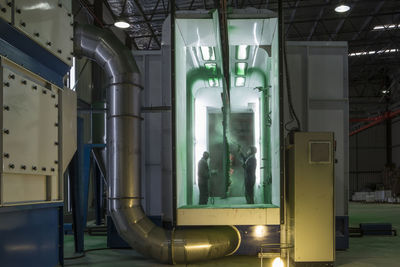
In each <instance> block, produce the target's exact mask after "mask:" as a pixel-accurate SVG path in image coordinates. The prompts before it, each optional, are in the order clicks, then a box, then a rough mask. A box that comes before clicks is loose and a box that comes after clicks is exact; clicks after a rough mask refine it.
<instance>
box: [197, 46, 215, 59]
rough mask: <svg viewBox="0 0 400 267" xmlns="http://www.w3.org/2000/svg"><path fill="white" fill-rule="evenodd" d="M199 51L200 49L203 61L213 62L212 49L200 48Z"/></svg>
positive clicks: (213, 54)
mask: <svg viewBox="0 0 400 267" xmlns="http://www.w3.org/2000/svg"><path fill="white" fill-rule="evenodd" d="M200 49H201V56H202V57H203V60H205V61H208V60H215V51H214V47H210V46H201V47H200Z"/></svg>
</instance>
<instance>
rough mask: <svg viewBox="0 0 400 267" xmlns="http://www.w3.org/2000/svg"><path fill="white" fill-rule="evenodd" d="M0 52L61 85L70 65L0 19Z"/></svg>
mask: <svg viewBox="0 0 400 267" xmlns="http://www.w3.org/2000/svg"><path fill="white" fill-rule="evenodd" d="M0 54H1V55H3V56H5V57H7V58H9V59H10V60H12V61H14V62H16V63H17V64H19V65H21V66H23V67H25V68H27V69H28V70H30V71H32V72H34V73H36V74H38V75H40V76H41V77H43V78H44V79H46V80H48V81H50V82H52V83H54V84H56V85H57V86H59V87H61V88H62V87H63V77H64V75H65V74H66V73H67V72H68V71H69V69H70V67H69V66H68V65H67V64H65V63H64V62H63V61H61V60H60V59H58V58H57V57H56V56H54V55H53V54H51V53H50V52H49V51H47V50H46V49H44V48H43V47H41V46H40V45H39V44H37V43H36V42H35V41H33V40H31V39H30V38H29V37H27V36H26V35H25V34H23V33H21V32H19V31H18V30H17V29H15V28H14V27H13V26H11V25H10V24H8V23H6V22H5V21H3V20H1V19H0Z"/></svg>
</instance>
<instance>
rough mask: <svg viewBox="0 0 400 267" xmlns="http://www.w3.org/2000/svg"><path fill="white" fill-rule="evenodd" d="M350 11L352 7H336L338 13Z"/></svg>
mask: <svg viewBox="0 0 400 267" xmlns="http://www.w3.org/2000/svg"><path fill="white" fill-rule="evenodd" d="M349 10H350V7H349V6H348V5H339V6H337V7H335V11H336V12H338V13H344V12H347V11H349Z"/></svg>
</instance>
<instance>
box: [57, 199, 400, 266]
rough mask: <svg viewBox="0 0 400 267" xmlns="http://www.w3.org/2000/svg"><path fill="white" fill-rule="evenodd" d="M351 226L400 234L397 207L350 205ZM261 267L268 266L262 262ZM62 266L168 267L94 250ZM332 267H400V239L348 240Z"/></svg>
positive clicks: (99, 240)
mask: <svg viewBox="0 0 400 267" xmlns="http://www.w3.org/2000/svg"><path fill="white" fill-rule="evenodd" d="M349 215H350V226H351V227H357V226H358V224H359V223H361V222H364V223H366V222H388V223H392V225H393V227H394V228H395V229H397V230H398V231H399V234H400V205H393V204H363V203H350V204H349ZM104 247H106V238H105V237H103V236H86V239H85V248H86V249H93V248H104ZM64 251H65V257H70V256H73V237H72V236H71V235H69V236H66V237H65V250H64ZM264 263H265V264H264V266H270V264H268V262H266V261H265V260H264ZM65 266H77V267H78V266H79V267H81V266H96V267H109V266H110V267H125V266H129V267H132V266H135V267H136V266H137V267H142V266H143V267H144V266H146V267H148V266H156V267H157V266H168V265H163V264H159V263H157V262H155V261H153V260H149V259H146V258H143V257H142V256H141V255H140V254H138V253H136V252H135V251H133V250H111V249H107V250H95V251H91V252H88V253H86V256H85V257H83V258H79V259H74V260H66V261H65ZM176 266H224V267H227V266H229V267H241V266H260V259H258V258H257V257H247V256H231V257H225V258H222V259H218V260H214V261H209V262H202V263H196V264H188V265H176ZM335 266H341V267H349V266H352V267H353V266H354V267H361V266H362V267H395V266H400V236H396V237H389V236H380V237H374V236H364V237H362V238H351V239H350V249H349V250H347V251H338V252H337V253H336V264H335Z"/></svg>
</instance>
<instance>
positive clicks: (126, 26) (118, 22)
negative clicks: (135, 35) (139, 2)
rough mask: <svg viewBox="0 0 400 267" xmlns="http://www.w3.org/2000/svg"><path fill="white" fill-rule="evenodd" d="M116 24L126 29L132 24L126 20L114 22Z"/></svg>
mask: <svg viewBox="0 0 400 267" xmlns="http://www.w3.org/2000/svg"><path fill="white" fill-rule="evenodd" d="M114 26H115V27H117V28H120V29H126V28H129V26H130V24H129V23H128V22H126V21H124V20H117V21H116V22H114Z"/></svg>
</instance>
